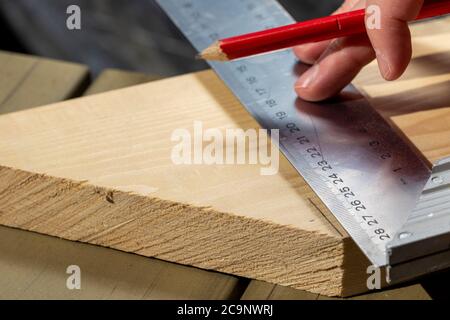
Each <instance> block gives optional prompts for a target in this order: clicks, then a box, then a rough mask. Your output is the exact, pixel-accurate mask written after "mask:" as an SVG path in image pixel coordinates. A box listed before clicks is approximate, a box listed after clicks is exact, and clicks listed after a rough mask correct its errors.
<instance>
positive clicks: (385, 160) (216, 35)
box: [159, 0, 423, 266]
mask: <svg viewBox="0 0 450 320" xmlns="http://www.w3.org/2000/svg"><path fill="white" fill-rule="evenodd" d="M159 3H160V5H161V6H162V7H163V8H165V9H166V11H168V12H169V13H171V16H172V18H173V19H174V20H175V22H176V23H177V24H178V25H179V26H182V27H183V28H181V29H182V30H183V31H184V32H185V34H186V35H187V37H188V38H189V39H190V40H191V42H193V43H194V45H195V46H196V47H197V49H198V50H199V51H200V50H202V49H203V48H205V47H207V46H208V45H209V44H210V42H212V41H215V40H218V39H220V38H224V37H228V36H233V35H237V34H238V33H245V32H251V31H257V30H259V29H265V28H270V27H275V26H280V25H286V24H289V23H291V22H292V21H293V20H292V18H291V17H290V16H289V14H288V13H287V12H286V11H285V10H284V9H282V7H281V6H280V5H279V4H278V3H277V2H276V1H273V0H260V1H254V0H230V1H229V2H228V5H225V4H224V3H217V4H216V3H215V5H216V6H217V7H216V8H210V7H208V4H207V3H206V2H205V1H204V0H196V1H188V0H186V1H184V2H183V5H182V9H184V10H180V9H179V8H178V7H177V6H178V5H179V3H178V4H177V3H176V1H171V0H162V1H161V0H160V1H159ZM222 15H224V18H222V19H221V16H222ZM240 18H242V19H244V20H245V21H243V20H239V19H240ZM236 20H239V21H242V23H240V24H239V26H235V25H233V24H232V23H233V21H234V22H235V21H236ZM250 20H251V22H250ZM247 22H248V23H247ZM231 32H233V34H230V33H231ZM275 55H276V57H274V56H275ZM211 65H212V66H213V68H214V69H215V70H216V71H217V72H218V73H219V75H220V76H221V77H222V79H223V80H224V81H225V83H226V84H227V85H228V86H229V88H230V89H231V90H232V91H233V93H234V94H235V95H236V96H237V97H238V98H239V99H240V100H241V102H242V104H243V105H244V106H245V107H246V108H247V110H248V111H249V112H250V113H251V114H252V116H253V117H254V118H255V119H256V120H257V121H258V122H259V123H260V124H261V126H262V127H263V128H266V129H279V130H280V149H281V150H282V151H283V153H284V154H285V155H286V157H287V158H288V160H289V161H290V162H291V163H292V164H293V165H294V167H295V168H296V169H297V170H298V171H299V173H300V174H301V175H302V176H303V177H304V178H305V180H306V181H307V182H308V183H309V184H310V185H311V187H312V188H313V190H314V191H315V192H316V194H317V195H318V196H319V198H320V199H321V200H322V201H323V202H324V203H325V205H326V206H327V207H328V208H329V209H330V210H331V212H332V213H333V214H334V215H335V216H336V218H337V219H338V220H339V222H340V223H341V224H343V225H344V227H345V229H346V230H347V231H348V232H349V233H350V234H351V235H352V237H353V238H354V239H355V241H356V242H357V244H358V245H359V246H360V247H361V249H362V250H363V251H364V252H365V253H366V255H368V257H369V258H370V259H371V260H372V262H373V263H374V264H376V265H379V266H382V265H385V264H386V261H387V257H386V253H385V252H386V242H388V241H389V240H390V239H391V238H392V237H393V235H394V234H395V232H396V229H398V228H399V227H400V226H401V224H400V223H401V222H403V221H402V217H400V218H398V217H395V216H394V217H391V216H388V215H383V211H386V212H388V213H389V212H392V211H393V210H394V209H395V203H394V202H393V201H392V199H387V200H389V201H385V202H386V203H377V202H376V201H374V200H373V199H371V196H372V194H371V193H370V191H371V190H373V192H374V197H376V196H378V195H379V193H378V194H377V192H379V190H377V189H375V188H370V187H369V188H367V190H365V189H364V190H365V191H364V193H363V194H360V191H361V187H362V186H363V185H361V179H362V180H364V179H368V180H369V181H363V182H366V183H367V185H370V183H374V184H375V183H380V181H370V180H376V179H378V180H380V179H381V178H383V177H385V175H386V171H388V172H390V173H395V174H393V175H392V176H393V177H390V178H388V181H387V182H386V184H387V185H389V186H390V187H391V188H392V193H393V194H399V195H400V196H401V197H402V199H401V200H402V202H401V204H400V207H401V206H403V207H405V209H408V210H409V205H407V204H406V203H407V201H408V199H410V198H414V196H415V193H418V194H420V192H419V191H416V189H417V190H419V189H420V188H421V186H420V184H421V183H422V182H421V181H420V180H421V174H422V173H423V172H422V171H423V168H421V167H420V164H418V163H412V164H411V163H408V159H405V158H407V156H409V155H410V153H408V152H406V151H404V150H403V148H402V147H400V150H396V145H395V143H389V142H388V140H387V134H386V132H387V130H390V128H389V129H388V126H387V124H386V123H383V120H382V119H381V117H379V116H378V115H375V113H374V112H373V111H371V110H370V107H369V108H368V107H367V106H366V105H365V104H364V102H361V101H359V100H358V101H357V103H358V105H357V106H354V105H352V106H351V107H350V108H351V109H352V110H350V111H351V112H350V111H346V115H347V118H343V119H339V121H343V123H344V124H349V125H350V127H351V128H349V129H347V131H348V132H344V133H343V134H341V132H339V130H340V127H339V126H334V127H333V125H331V126H330V128H331V132H330V134H333V130H337V132H338V133H339V134H341V136H342V138H343V139H347V140H349V138H351V135H350V133H352V134H354V135H355V137H357V139H355V142H352V143H354V147H353V146H352V147H350V146H349V147H347V149H346V148H345V147H346V146H343V147H342V148H341V149H336V148H335V147H333V143H331V142H333V141H331V142H330V141H329V139H327V137H326V136H324V137H322V136H321V135H320V134H319V133H318V131H319V130H320V132H327V131H326V130H321V129H324V128H325V129H327V128H328V127H327V126H328V123H326V121H325V120H327V119H325V120H323V119H321V118H320V116H319V117H313V116H312V115H311V114H308V112H306V111H305V110H296V109H297V107H296V102H295V93H294V90H293V83H294V81H295V78H296V75H295V72H294V70H293V67H294V66H295V65H296V59H295V57H294V55H293V54H292V53H291V52H290V51H279V52H277V53H275V54H272V55H269V56H260V57H256V58H250V59H242V60H238V61H234V62H229V63H226V64H223V63H217V62H214V63H211ZM350 91H351V90H350ZM351 104H352V103H350V105H351ZM333 107H339V105H336V106H333ZM342 107H343V108H344V111H345V110H346V109H345V108H347V109H348V103H345V104H342ZM308 108H312V109H313V108H314V107H313V106H311V105H308V103H306V102H303V103H301V106H300V109H308ZM368 111H371V112H368ZM337 115H339V113H337ZM377 116H378V118H377ZM374 119H375V120H374ZM380 122H381V125H382V130H380V128H379V126H380ZM316 126H320V129H317V128H316ZM379 131H380V132H379ZM384 131H386V132H384ZM388 133H389V134H391V132H388ZM326 134H327V133H326ZM322 138H323V139H325V141H324V142H323V141H321V140H322ZM399 141H400V140H399ZM322 142H323V143H324V144H325V145H322ZM344 142H345V143H348V141H344ZM397 142H398V141H397ZM336 144H339V141H338V142H337V143H336ZM347 150H348V151H349V152H350V153H351V154H349V155H346V154H345V153H344V154H341V153H342V152H343V151H347ZM334 151H337V155H335V154H334ZM352 152H353V153H352ZM359 154H361V157H365V158H364V160H366V161H367V163H369V165H367V164H366V163H363V162H362V161H359V162H357V163H356V164H355V166H360V167H357V168H356V169H355V168H353V166H352V165H353V162H352V161H353V160H352V161H350V163H347V162H349V161H348V160H347V159H353V158H355V157H357V156H359ZM330 155H331V157H329V156H330ZM354 161H356V160H354ZM415 167H417V168H418V170H417V171H418V174H416V176H414V175H413V174H411V172H413V171H414V168H415ZM379 168H381V169H383V170H382V172H381V173H378V171H377V170H378V169H379ZM421 170H422V171H421ZM409 176H412V178H413V179H412V181H411V182H410V183H409V180H410V179H408V177H409ZM405 183H406V184H410V187H411V186H412V190H407V191H406V192H405V194H402V193H401V192H404V189H402V188H401V187H402V186H403V187H405ZM399 186H400V187H399ZM420 191H421V190H420ZM393 197H394V196H392V198H393ZM368 200H369V201H368ZM377 206H380V208H378V207H377ZM411 209H412V208H411ZM403 215H404V213H403ZM355 223H356V224H355ZM356 225H358V226H359V228H360V229H358V228H357V227H356ZM364 234H365V235H364Z"/></svg>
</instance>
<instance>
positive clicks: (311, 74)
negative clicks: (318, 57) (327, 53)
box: [295, 64, 319, 89]
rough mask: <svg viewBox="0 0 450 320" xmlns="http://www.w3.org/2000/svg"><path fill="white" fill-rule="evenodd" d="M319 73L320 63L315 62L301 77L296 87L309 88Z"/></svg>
mask: <svg viewBox="0 0 450 320" xmlns="http://www.w3.org/2000/svg"><path fill="white" fill-rule="evenodd" d="M318 74H319V65H318V64H315V65H313V66H312V67H311V68H310V69H309V70H308V71H306V72H305V73H304V74H303V75H302V76H301V77H300V79H299V80H298V82H297V84H296V85H295V87H296V88H302V89H306V88H308V87H309V86H311V84H313V82H314V81H315V80H316V78H317V75H318Z"/></svg>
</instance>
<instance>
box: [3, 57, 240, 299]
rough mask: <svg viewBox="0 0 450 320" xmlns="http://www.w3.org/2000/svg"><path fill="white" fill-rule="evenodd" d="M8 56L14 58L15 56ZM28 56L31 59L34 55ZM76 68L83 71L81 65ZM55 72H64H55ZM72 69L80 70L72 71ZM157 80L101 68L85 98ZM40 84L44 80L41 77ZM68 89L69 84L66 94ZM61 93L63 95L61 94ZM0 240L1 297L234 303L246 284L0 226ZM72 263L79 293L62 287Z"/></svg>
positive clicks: (55, 75) (50, 70) (56, 73)
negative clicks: (79, 280)
mask: <svg viewBox="0 0 450 320" xmlns="http://www.w3.org/2000/svg"><path fill="white" fill-rule="evenodd" d="M8 56H9V57H14V55H13V54H10V55H8ZM1 58H2V56H0V61H1ZM20 58H23V57H22V56H20ZM26 58H27V59H30V60H35V58H33V57H26ZM54 64H56V65H58V64H63V63H60V62H58V63H54ZM69 65H70V64H69ZM47 67H48V69H47V71H48V74H49V75H50V76H52V77H53V78H54V79H55V80H57V79H58V78H61V79H65V78H67V77H68V75H67V72H68V71H67V70H64V68H61V67H59V68H58V69H57V70H54V68H49V67H52V66H47ZM79 68H80V69H81V70H86V68H85V67H82V66H80V67H79ZM19 70H20V69H19ZM59 71H64V73H62V74H59V73H60V72H59ZM73 71H78V70H77V69H76V68H73ZM84 78H85V77H84V76H83V77H80V79H79V81H80V82H82V81H84ZM156 78H157V77H154V76H147V75H143V74H137V73H132V72H124V71H120V70H114V69H111V70H105V71H104V72H102V74H101V75H100V76H99V77H98V78H97V79H96V81H95V82H94V83H93V84H92V85H91V86H90V87H89V89H88V90H87V91H86V92H85V95H89V94H96V93H100V92H104V91H108V90H110V89H117V88H121V87H126V86H131V85H136V84H140V83H145V82H149V81H152V80H155V79H156ZM38 83H41V84H45V83H46V82H45V79H41V80H40V81H38ZM72 87H73V85H70V84H69V83H68V85H67V88H66V90H67V92H68V93H69V92H71V91H72V89H71V88H72ZM61 88H63V87H61ZM51 89H52V88H51V87H45V86H43V87H42V88H40V90H41V91H42V92H43V93H44V92H49V93H50V95H52V96H56V95H58V91H57V90H56V91H55V90H51ZM22 92H23V91H22ZM2 93H4V92H2ZM24 93H25V92H24ZM25 94H27V93H25ZM59 94H60V95H63V93H62V92H61V93H59ZM41 97H43V94H41V95H39V96H38V97H35V96H33V95H32V94H27V98H28V101H30V102H32V101H37V100H38V98H41ZM35 98H36V99H35ZM38 103H39V101H38ZM32 106H33V105H30V107H32ZM25 107H26V106H25V105H23V106H22V108H25ZM0 238H1V239H2V241H1V242H0V255H1V257H2V259H1V260H0V275H3V276H0V298H2V299H16V298H20V299H236V298H239V297H240V296H241V294H242V292H243V290H245V287H246V284H247V282H248V281H247V280H245V279H237V278H236V277H233V276H228V275H224V274H220V273H216V272H208V271H204V270H201V269H196V268H191V267H186V266H182V265H178V264H173V263H168V262H164V261H159V260H156V259H148V258H145V257H141V256H138V255H133V254H127V253H123V252H120V251H116V250H111V249H107V248H102V247H96V246H90V245H86V244H82V243H77V242H71V241H66V240H62V239H56V238H53V237H48V236H45V235H40V234H36V233H30V232H26V231H22V230H18V229H12V228H7V227H0ZM74 264H76V265H79V266H80V267H81V271H82V290H68V289H67V288H66V286H65V283H66V280H67V277H68V275H67V273H66V269H67V267H68V266H70V265H74Z"/></svg>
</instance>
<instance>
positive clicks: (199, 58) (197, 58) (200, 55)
mask: <svg viewBox="0 0 450 320" xmlns="http://www.w3.org/2000/svg"><path fill="white" fill-rule="evenodd" d="M195 60H203V56H202V54H201V53H197V55H196V56H195Z"/></svg>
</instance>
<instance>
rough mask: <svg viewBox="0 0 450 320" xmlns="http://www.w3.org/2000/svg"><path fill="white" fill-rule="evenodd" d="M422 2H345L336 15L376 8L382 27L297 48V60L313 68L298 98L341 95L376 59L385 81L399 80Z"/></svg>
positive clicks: (408, 57) (300, 86)
mask: <svg viewBox="0 0 450 320" xmlns="http://www.w3.org/2000/svg"><path fill="white" fill-rule="evenodd" d="M423 3H424V0H346V1H345V2H344V4H343V5H342V7H341V8H340V9H338V11H337V12H336V13H343V12H347V11H352V10H358V9H362V8H366V7H369V6H371V5H377V6H378V7H379V8H380V12H381V28H380V29H370V28H367V34H364V35H358V36H351V37H346V38H340V39H334V40H330V41H323V42H319V43H312V44H305V45H301V46H297V47H295V48H294V52H295V54H296V55H297V56H298V58H299V59H300V60H301V61H302V62H304V63H308V64H312V65H313V66H312V67H311V68H310V69H309V70H307V71H306V72H305V73H304V74H303V75H302V76H301V77H300V79H299V80H298V81H297V83H296V85H295V90H296V92H297V94H298V95H299V97H301V98H303V99H305V100H308V101H320V100H324V99H326V98H329V97H331V96H333V95H335V94H337V93H339V92H340V91H341V90H342V89H343V88H344V87H345V86H346V85H347V84H349V83H350V82H351V81H352V80H353V79H354V78H355V77H356V75H357V74H358V73H359V71H361V69H362V68H363V67H364V66H365V65H367V64H368V63H370V62H371V61H372V60H373V59H375V58H377V61H378V66H379V69H380V73H381V75H382V76H383V78H384V79H386V80H388V81H392V80H395V79H397V78H399V77H400V76H401V75H402V74H403V72H404V71H405V70H406V68H407V66H408V64H409V62H410V61H411V55H412V47H411V34H410V31H409V27H408V21H411V20H414V19H415V18H416V17H417V16H418V15H419V13H420V10H421V8H422V6H423Z"/></svg>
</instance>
